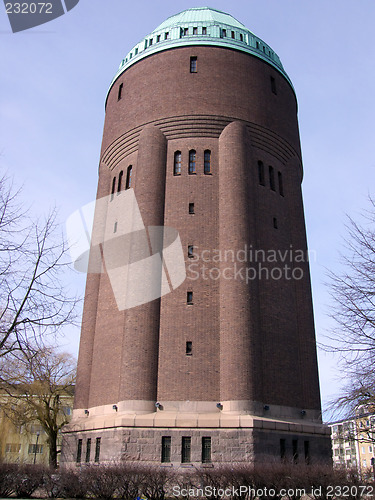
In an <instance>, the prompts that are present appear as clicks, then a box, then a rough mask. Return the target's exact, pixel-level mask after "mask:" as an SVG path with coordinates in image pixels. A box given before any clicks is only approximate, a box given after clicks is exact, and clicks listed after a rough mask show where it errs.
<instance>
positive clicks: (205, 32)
mask: <svg viewBox="0 0 375 500" xmlns="http://www.w3.org/2000/svg"><path fill="white" fill-rule="evenodd" d="M202 35H207V28H206V27H205V26H203V28H202Z"/></svg>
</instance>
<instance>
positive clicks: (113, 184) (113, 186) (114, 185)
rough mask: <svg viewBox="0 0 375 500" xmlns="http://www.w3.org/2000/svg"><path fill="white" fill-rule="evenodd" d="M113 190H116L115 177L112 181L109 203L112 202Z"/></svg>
mask: <svg viewBox="0 0 375 500" xmlns="http://www.w3.org/2000/svg"><path fill="white" fill-rule="evenodd" d="M115 189H116V177H114V178H113V181H112V191H111V201H112V200H113V196H114V194H115Z"/></svg>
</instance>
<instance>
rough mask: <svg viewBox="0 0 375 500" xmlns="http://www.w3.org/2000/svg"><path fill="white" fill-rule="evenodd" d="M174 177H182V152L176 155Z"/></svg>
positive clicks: (177, 152)
mask: <svg viewBox="0 0 375 500" xmlns="http://www.w3.org/2000/svg"><path fill="white" fill-rule="evenodd" d="M173 175H181V151H176V152H175V154H174V165H173Z"/></svg>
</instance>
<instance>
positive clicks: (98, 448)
mask: <svg viewBox="0 0 375 500" xmlns="http://www.w3.org/2000/svg"><path fill="white" fill-rule="evenodd" d="M100 441H101V438H96V442H95V462H96V463H98V462H99V457H100Z"/></svg>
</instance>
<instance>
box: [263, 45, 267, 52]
mask: <svg viewBox="0 0 375 500" xmlns="http://www.w3.org/2000/svg"><path fill="white" fill-rule="evenodd" d="M263 52H264V53H266V47H265V46H264V45H263Z"/></svg>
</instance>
